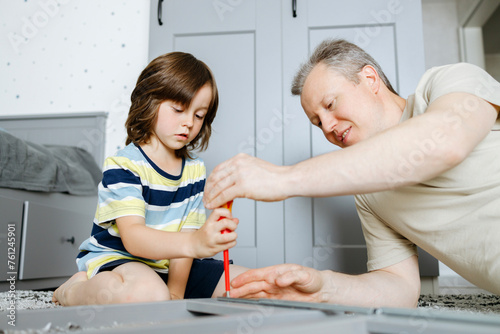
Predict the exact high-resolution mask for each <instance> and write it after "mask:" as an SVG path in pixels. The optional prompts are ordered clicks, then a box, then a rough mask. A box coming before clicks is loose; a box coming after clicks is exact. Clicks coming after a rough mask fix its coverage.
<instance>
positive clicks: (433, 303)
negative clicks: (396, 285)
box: [0, 290, 500, 315]
mask: <svg viewBox="0 0 500 334" xmlns="http://www.w3.org/2000/svg"><path fill="white" fill-rule="evenodd" d="M9 303H10V300H9V295H8V293H7V292H0V312H4V311H6V310H7V307H8V306H9ZM57 307H61V306H58V305H55V304H54V303H52V291H32V290H17V291H16V308H17V309H18V310H35V309H41V308H57ZM418 307H419V308H425V309H447V310H455V311H469V312H473V313H483V314H498V315H500V296H496V295H487V294H478V295H437V296H435V295H422V296H420V299H419V302H418Z"/></svg>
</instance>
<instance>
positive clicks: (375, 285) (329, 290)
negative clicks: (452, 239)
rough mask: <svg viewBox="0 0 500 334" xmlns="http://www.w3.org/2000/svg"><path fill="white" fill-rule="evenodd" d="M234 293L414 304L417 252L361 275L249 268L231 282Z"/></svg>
mask: <svg viewBox="0 0 500 334" xmlns="http://www.w3.org/2000/svg"><path fill="white" fill-rule="evenodd" d="M231 285H232V287H233V289H232V290H231V297H235V298H270V299H285V300H298V301H305V302H315V303H334V304H341V305H356V306H363V307H415V306H416V305H417V301H418V296H419V295H420V275H419V271H418V261H417V256H416V255H413V256H411V257H409V258H408V259H406V260H403V261H401V262H399V263H396V264H394V265H392V266H389V267H386V268H383V269H380V270H374V271H372V272H369V273H366V274H361V275H348V274H343V273H338V272H335V271H331V270H324V271H318V270H316V269H313V268H308V267H304V266H300V265H298V264H279V265H275V266H271V267H266V268H261V269H252V270H249V271H247V272H245V273H243V274H241V275H239V276H238V277H236V278H235V279H233V281H232V282H231Z"/></svg>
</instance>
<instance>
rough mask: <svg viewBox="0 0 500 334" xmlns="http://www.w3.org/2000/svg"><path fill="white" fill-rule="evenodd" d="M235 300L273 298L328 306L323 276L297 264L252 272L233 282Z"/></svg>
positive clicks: (280, 265) (240, 276) (316, 271)
mask: <svg viewBox="0 0 500 334" xmlns="http://www.w3.org/2000/svg"><path fill="white" fill-rule="evenodd" d="M231 285H232V287H233V289H232V290H231V297H234V298H271V299H285V300H300V301H308V302H325V301H327V299H328V298H325V297H326V296H324V295H323V293H322V291H323V290H322V289H323V287H324V286H325V282H324V280H323V274H322V272H320V271H318V270H316V269H313V268H308V267H303V266H300V265H298V264H279V265H275V266H271V267H266V268H261V269H252V270H249V271H247V272H245V273H243V274H241V275H239V276H238V277H236V278H235V279H233V281H232V282H231Z"/></svg>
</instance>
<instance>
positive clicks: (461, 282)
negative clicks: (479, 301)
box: [438, 262, 492, 295]
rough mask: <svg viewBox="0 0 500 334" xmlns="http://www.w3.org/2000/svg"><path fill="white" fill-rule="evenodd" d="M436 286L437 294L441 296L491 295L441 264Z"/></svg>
mask: <svg viewBox="0 0 500 334" xmlns="http://www.w3.org/2000/svg"><path fill="white" fill-rule="evenodd" d="M438 286H439V292H438V293H439V294H441V295H464V294H479V293H484V294H488V295H491V294H492V293H491V292H488V291H486V290H483V289H480V288H478V287H477V286H475V285H474V284H472V283H470V282H469V281H467V280H465V279H464V278H462V277H461V276H460V275H458V274H457V273H455V272H454V271H453V270H451V269H450V268H449V267H447V266H446V265H444V264H443V263H441V262H439V277H438Z"/></svg>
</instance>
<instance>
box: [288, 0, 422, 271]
mask: <svg viewBox="0 0 500 334" xmlns="http://www.w3.org/2000/svg"><path fill="white" fill-rule="evenodd" d="M289 6H290V4H289V3H288V2H286V1H285V2H283V11H282V12H283V18H282V21H283V55H284V56H283V68H284V75H283V77H284V78H285V82H284V88H283V89H284V91H283V97H284V104H285V106H286V107H287V109H288V111H289V113H290V114H291V115H292V116H291V122H290V124H289V125H288V126H287V127H285V132H284V163H285V164H294V163H296V162H299V161H302V160H305V159H308V158H310V157H312V156H316V155H319V154H323V153H326V152H330V151H332V150H335V149H337V148H336V147H335V146H333V145H332V144H330V143H329V142H328V141H326V139H325V138H324V137H323V134H322V132H321V131H320V130H319V129H317V128H315V127H312V126H311V125H310V124H309V122H308V119H307V117H306V116H305V114H304V112H303V110H302V108H301V106H300V101H299V98H297V97H292V96H291V94H290V93H289V91H290V85H291V78H293V76H294V74H295V71H296V70H297V69H298V67H299V65H300V64H301V63H302V62H304V61H305V60H306V59H307V57H308V55H309V54H310V53H312V51H313V50H314V48H315V47H316V45H318V44H319V43H320V42H321V41H322V40H324V39H326V38H344V39H347V40H349V41H351V42H353V43H355V44H357V45H358V46H360V47H362V48H363V49H364V50H365V51H367V52H368V53H370V54H371V55H372V56H373V57H374V58H375V59H376V60H377V62H379V64H380V65H381V66H382V68H383V70H384V72H385V74H386V75H387V77H388V78H389V80H390V81H391V84H392V85H393V87H394V88H395V89H396V90H397V91H398V92H399V93H400V95H401V96H402V97H405V98H406V97H407V96H408V95H409V94H411V93H412V92H413V89H414V88H415V87H416V84H417V82H418V80H419V78H420V76H421V75H422V74H423V72H424V55H423V37H422V22H421V7H420V2H418V1H399V2H394V1H385V0H383V1H382V0H377V1H373V0H363V1H328V0H310V1H298V2H297V16H296V17H293V16H292V15H291V11H290V10H289ZM285 221H286V228H285V261H286V262H292V263H300V264H304V265H307V266H311V267H315V268H318V269H334V270H337V271H342V272H347V273H361V272H366V246H365V242H364V239H363V235H362V231H361V223H360V221H359V218H358V215H357V213H356V210H355V205H354V199H353V197H352V196H345V197H334V198H316V199H308V198H292V199H289V200H287V201H285Z"/></svg>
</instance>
